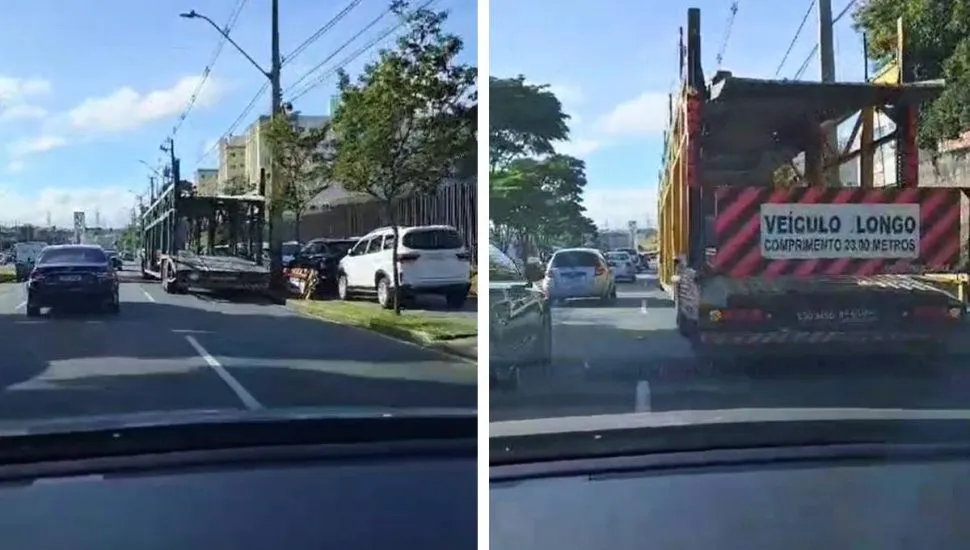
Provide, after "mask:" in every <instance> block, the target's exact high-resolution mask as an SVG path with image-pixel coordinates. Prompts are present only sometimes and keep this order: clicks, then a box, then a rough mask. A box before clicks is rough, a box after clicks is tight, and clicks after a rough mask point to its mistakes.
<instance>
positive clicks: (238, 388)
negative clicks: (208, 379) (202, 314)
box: [185, 334, 264, 411]
mask: <svg viewBox="0 0 970 550" xmlns="http://www.w3.org/2000/svg"><path fill="white" fill-rule="evenodd" d="M185 339H186V341H188V343H189V345H190V346H192V347H193V348H194V349H195V351H196V353H198V354H199V356H201V357H202V359H203V360H205V362H206V364H208V365H209V366H210V367H211V368H212V370H214V371H215V372H216V374H217V375H219V378H221V379H222V381H223V382H225V383H226V385H227V386H229V389H231V390H232V391H233V393H235V394H236V397H238V398H239V400H240V401H242V403H243V405H245V406H246V408H247V409H249V410H251V411H257V410H261V409H263V408H264V407H263V405H262V404H261V403H260V402H259V401H258V400H257V399H256V398H255V397H253V395H252V394H251V393H249V391H248V390H246V388H245V387H244V386H243V385H242V384H241V383H240V382H239V380H236V379H235V378H234V377H233V376H232V375H231V374H229V371H227V370H226V368H225V367H223V366H222V364H221V363H219V361H217V360H216V358H215V357H213V356H212V354H211V353H209V352H208V351H206V349H205V348H204V347H202V344H200V343H199V341H198V340H196V339H195V337H194V336H192V335H189V334H186V335H185Z"/></svg>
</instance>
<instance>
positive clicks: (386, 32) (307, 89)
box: [287, 0, 437, 103]
mask: <svg viewBox="0 0 970 550" xmlns="http://www.w3.org/2000/svg"><path fill="white" fill-rule="evenodd" d="M435 2H437V0H428V1H426V2H425V3H424V4H422V5H420V6H419V7H418V9H422V10H423V9H427V8H428V7H430V6H431V5H432V4H434V3H435ZM389 12H390V10H387V11H385V12H384V13H382V14H381V15H380V16H378V17H377V18H376V19H374V20H373V21H371V22H370V23H369V24H368V25H367V26H366V27H364V28H363V29H361V31H360V32H358V33H356V34H355V35H354V36H353V37H351V38H350V40H348V41H347V42H345V43H344V44H342V45H341V46H340V47H339V48H337V50H336V51H334V52H332V53H331V54H330V55H328V56H327V58H326V59H324V60H323V61H321V62H320V63H318V64H317V66H316V67H314V68H313V69H311V70H309V71H307V72H306V74H304V75H303V76H302V77H300V78H299V79H298V80H297V81H296V82H295V83H293V85H292V86H290V89H291V90H292V89H293V88H296V86H297V84H299V83H300V82H303V81H304V80H306V79H307V78H308V77H309V76H310V75H311V74H312V73H314V72H316V71H317V70H318V69H319V68H320V67H323V66H324V65H325V64H326V63H327V62H329V61H330V60H331V59H333V58H334V57H336V56H337V54H338V53H340V52H341V51H343V50H344V49H346V48H347V46H349V45H350V44H351V43H353V42H354V41H355V40H356V39H357V38H359V37H360V36H361V35H362V34H364V33H365V32H367V30H369V29H370V28H371V27H373V26H374V25H376V24H377V23H378V22H379V21H380V20H381V18H383V17H384V15H386V14H387V13H389ZM405 23H407V20H406V19H404V18H402V19H401V20H400V21H398V22H397V23H396V24H395V25H393V26H391V27H389V28H387V29H385V30H383V31H381V33H380V34H378V35H377V36H376V37H374V38H373V39H371V40H370V41H368V42H367V43H365V44H364V45H363V46H361V47H360V48H358V49H356V50H354V51H353V52H352V53H351V54H350V55H348V56H347V57H345V58H343V59H342V60H341V61H340V62H338V63H337V64H336V66H334V67H332V68H330V69H329V70H327V71H326V72H324V73H323V74H321V75H319V76H318V77H316V78H314V79H313V81H312V82H309V83H308V84H306V85H305V86H303V88H302V89H301V90H299V91H297V92H293V94H292V95H290V97H289V99H287V101H288V102H290V103H293V102H294V101H296V100H297V99H300V98H301V97H303V96H305V95H306V94H308V93H310V91H311V90H313V89H315V88H316V87H317V86H320V85H321V84H323V83H324V82H325V81H326V80H327V79H329V78H330V77H331V76H333V75H334V74H336V73H337V71H338V70H340V69H342V68H344V67H346V66H347V65H349V64H350V63H351V62H353V61H354V60H355V59H357V58H358V57H360V56H361V55H363V54H364V53H366V52H367V51H368V50H370V49H371V48H373V47H374V46H376V45H377V44H379V43H380V42H382V41H384V40H385V39H386V38H387V37H388V36H390V35H392V34H393V33H395V32H397V31H398V30H399V29H400V28H401V27H403V26H404V24H405Z"/></svg>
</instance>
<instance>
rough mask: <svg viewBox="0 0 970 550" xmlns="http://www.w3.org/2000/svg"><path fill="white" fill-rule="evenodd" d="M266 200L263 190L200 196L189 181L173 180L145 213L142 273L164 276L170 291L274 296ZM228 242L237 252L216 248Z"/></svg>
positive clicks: (158, 276) (159, 277) (156, 277)
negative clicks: (265, 253)
mask: <svg viewBox="0 0 970 550" xmlns="http://www.w3.org/2000/svg"><path fill="white" fill-rule="evenodd" d="M175 172H176V173H177V170H175ZM174 181H179V180H178V179H175V180H174ZM265 204H266V201H265V198H264V197H263V196H256V195H244V196H200V195H197V194H196V193H195V191H194V189H193V187H192V184H191V183H189V182H185V181H181V182H180V183H179V184H178V185H172V184H169V185H168V186H166V187H165V188H163V189H162V191H161V192H160V193H159V196H158V197H157V198H155V200H154V201H153V202H152V203H151V204H150V205H149V206H148V207H147V208H145V209H144V211H143V213H142V216H141V223H142V243H143V253H142V255H141V272H142V276H143V277H144V278H148V279H158V280H160V281H161V284H162V288H163V289H164V290H165V292H168V293H184V292H187V291H188V290H190V289H199V290H209V291H245V292H250V293H257V294H264V295H267V296H269V295H270V292H269V285H270V276H269V267H268V266H266V265H264V262H263V261H262V254H261V252H262V248H263V246H262V235H263V219H264V214H263V212H264V209H265ZM223 243H224V244H226V245H228V247H229V249H230V250H232V251H234V254H231V255H224V254H223V255H220V254H216V253H215V248H216V246H217V245H219V244H223Z"/></svg>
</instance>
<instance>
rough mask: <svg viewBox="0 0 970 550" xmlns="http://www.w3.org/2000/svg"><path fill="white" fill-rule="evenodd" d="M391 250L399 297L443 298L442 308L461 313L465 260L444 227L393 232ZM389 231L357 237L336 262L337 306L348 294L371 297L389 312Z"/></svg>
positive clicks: (467, 282) (456, 238)
mask: <svg viewBox="0 0 970 550" xmlns="http://www.w3.org/2000/svg"><path fill="white" fill-rule="evenodd" d="M398 233H399V235H400V240H401V242H400V244H398V245H397V261H398V278H399V281H400V285H401V296H402V297H403V298H408V297H410V296H414V295H417V294H440V295H444V297H445V300H446V301H447V302H448V307H451V308H455V309H457V308H461V307H462V306H463V305H464V304H465V301H466V300H467V299H468V292H469V289H470V288H471V254H469V252H468V250H467V249H466V248H465V243H464V241H463V240H462V238H461V235H459V233H458V231H457V230H456V229H455V228H454V227H452V226H450V225H423V226H418V227H399V228H398ZM393 248H394V231H393V230H392V228H390V227H382V228H380V229H375V230H374V231H371V232H370V233H368V234H367V235H364V236H363V237H361V239H360V240H359V241H357V244H355V245H354V247H353V248H351V249H350V251H349V252H347V255H346V256H344V257H343V259H341V260H340V266H339V268H338V273H337V293H338V294H339V295H340V299H341V300H347V299H349V298H350V297H351V296H352V295H354V294H363V293H367V294H373V293H376V294H377V301H378V303H380V304H381V306H382V307H385V308H388V309H390V308H392V307H394V293H393V289H394V279H393V277H394V275H393V274H394V271H393V266H392V264H393V262H392V260H391V254H392V251H393Z"/></svg>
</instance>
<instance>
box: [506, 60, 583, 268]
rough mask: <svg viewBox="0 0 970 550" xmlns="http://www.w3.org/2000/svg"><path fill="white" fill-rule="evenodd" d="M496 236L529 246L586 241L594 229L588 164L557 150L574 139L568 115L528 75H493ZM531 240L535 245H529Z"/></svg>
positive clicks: (524, 249)
mask: <svg viewBox="0 0 970 550" xmlns="http://www.w3.org/2000/svg"><path fill="white" fill-rule="evenodd" d="M489 86H490V88H489V94H490V96H489V107H490V112H489V116H490V120H489V155H490V159H489V163H490V171H489V201H490V215H491V225H492V229H491V239H492V241H493V242H494V243H495V244H496V245H497V246H499V247H500V248H502V249H503V250H508V249H509V247H510V246H512V245H513V244H515V245H517V246H518V247H519V250H518V252H519V253H518V255H519V256H520V259H521V260H523V261H525V260H527V259H528V257H529V255H530V252H533V253H539V254H541V253H542V252H548V250H549V249H551V248H552V247H554V246H557V245H558V246H567V245H577V244H583V243H584V242H585V241H587V240H589V239H590V238H591V237H592V236H593V235H595V233H596V226H595V224H593V222H592V220H590V219H589V218H587V217H586V215H585V211H586V209H585V207H584V206H583V192H584V190H585V187H586V164H585V162H583V161H582V160H580V159H577V158H574V157H571V156H568V155H561V154H558V153H556V152H555V142H557V141H564V140H566V139H568V137H569V125H568V123H567V122H568V120H569V116H568V115H566V114H565V113H563V111H562V104H561V103H560V101H559V99H558V98H557V97H556V96H555V94H554V93H552V92H551V91H550V90H549V87H548V86H547V85H535V84H530V83H528V82H526V80H525V77H523V76H517V77H515V78H510V79H502V78H495V77H492V78H490V79H489ZM530 246H531V248H532V249H533V250H532V251H530V250H528V248H529V247H530Z"/></svg>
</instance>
